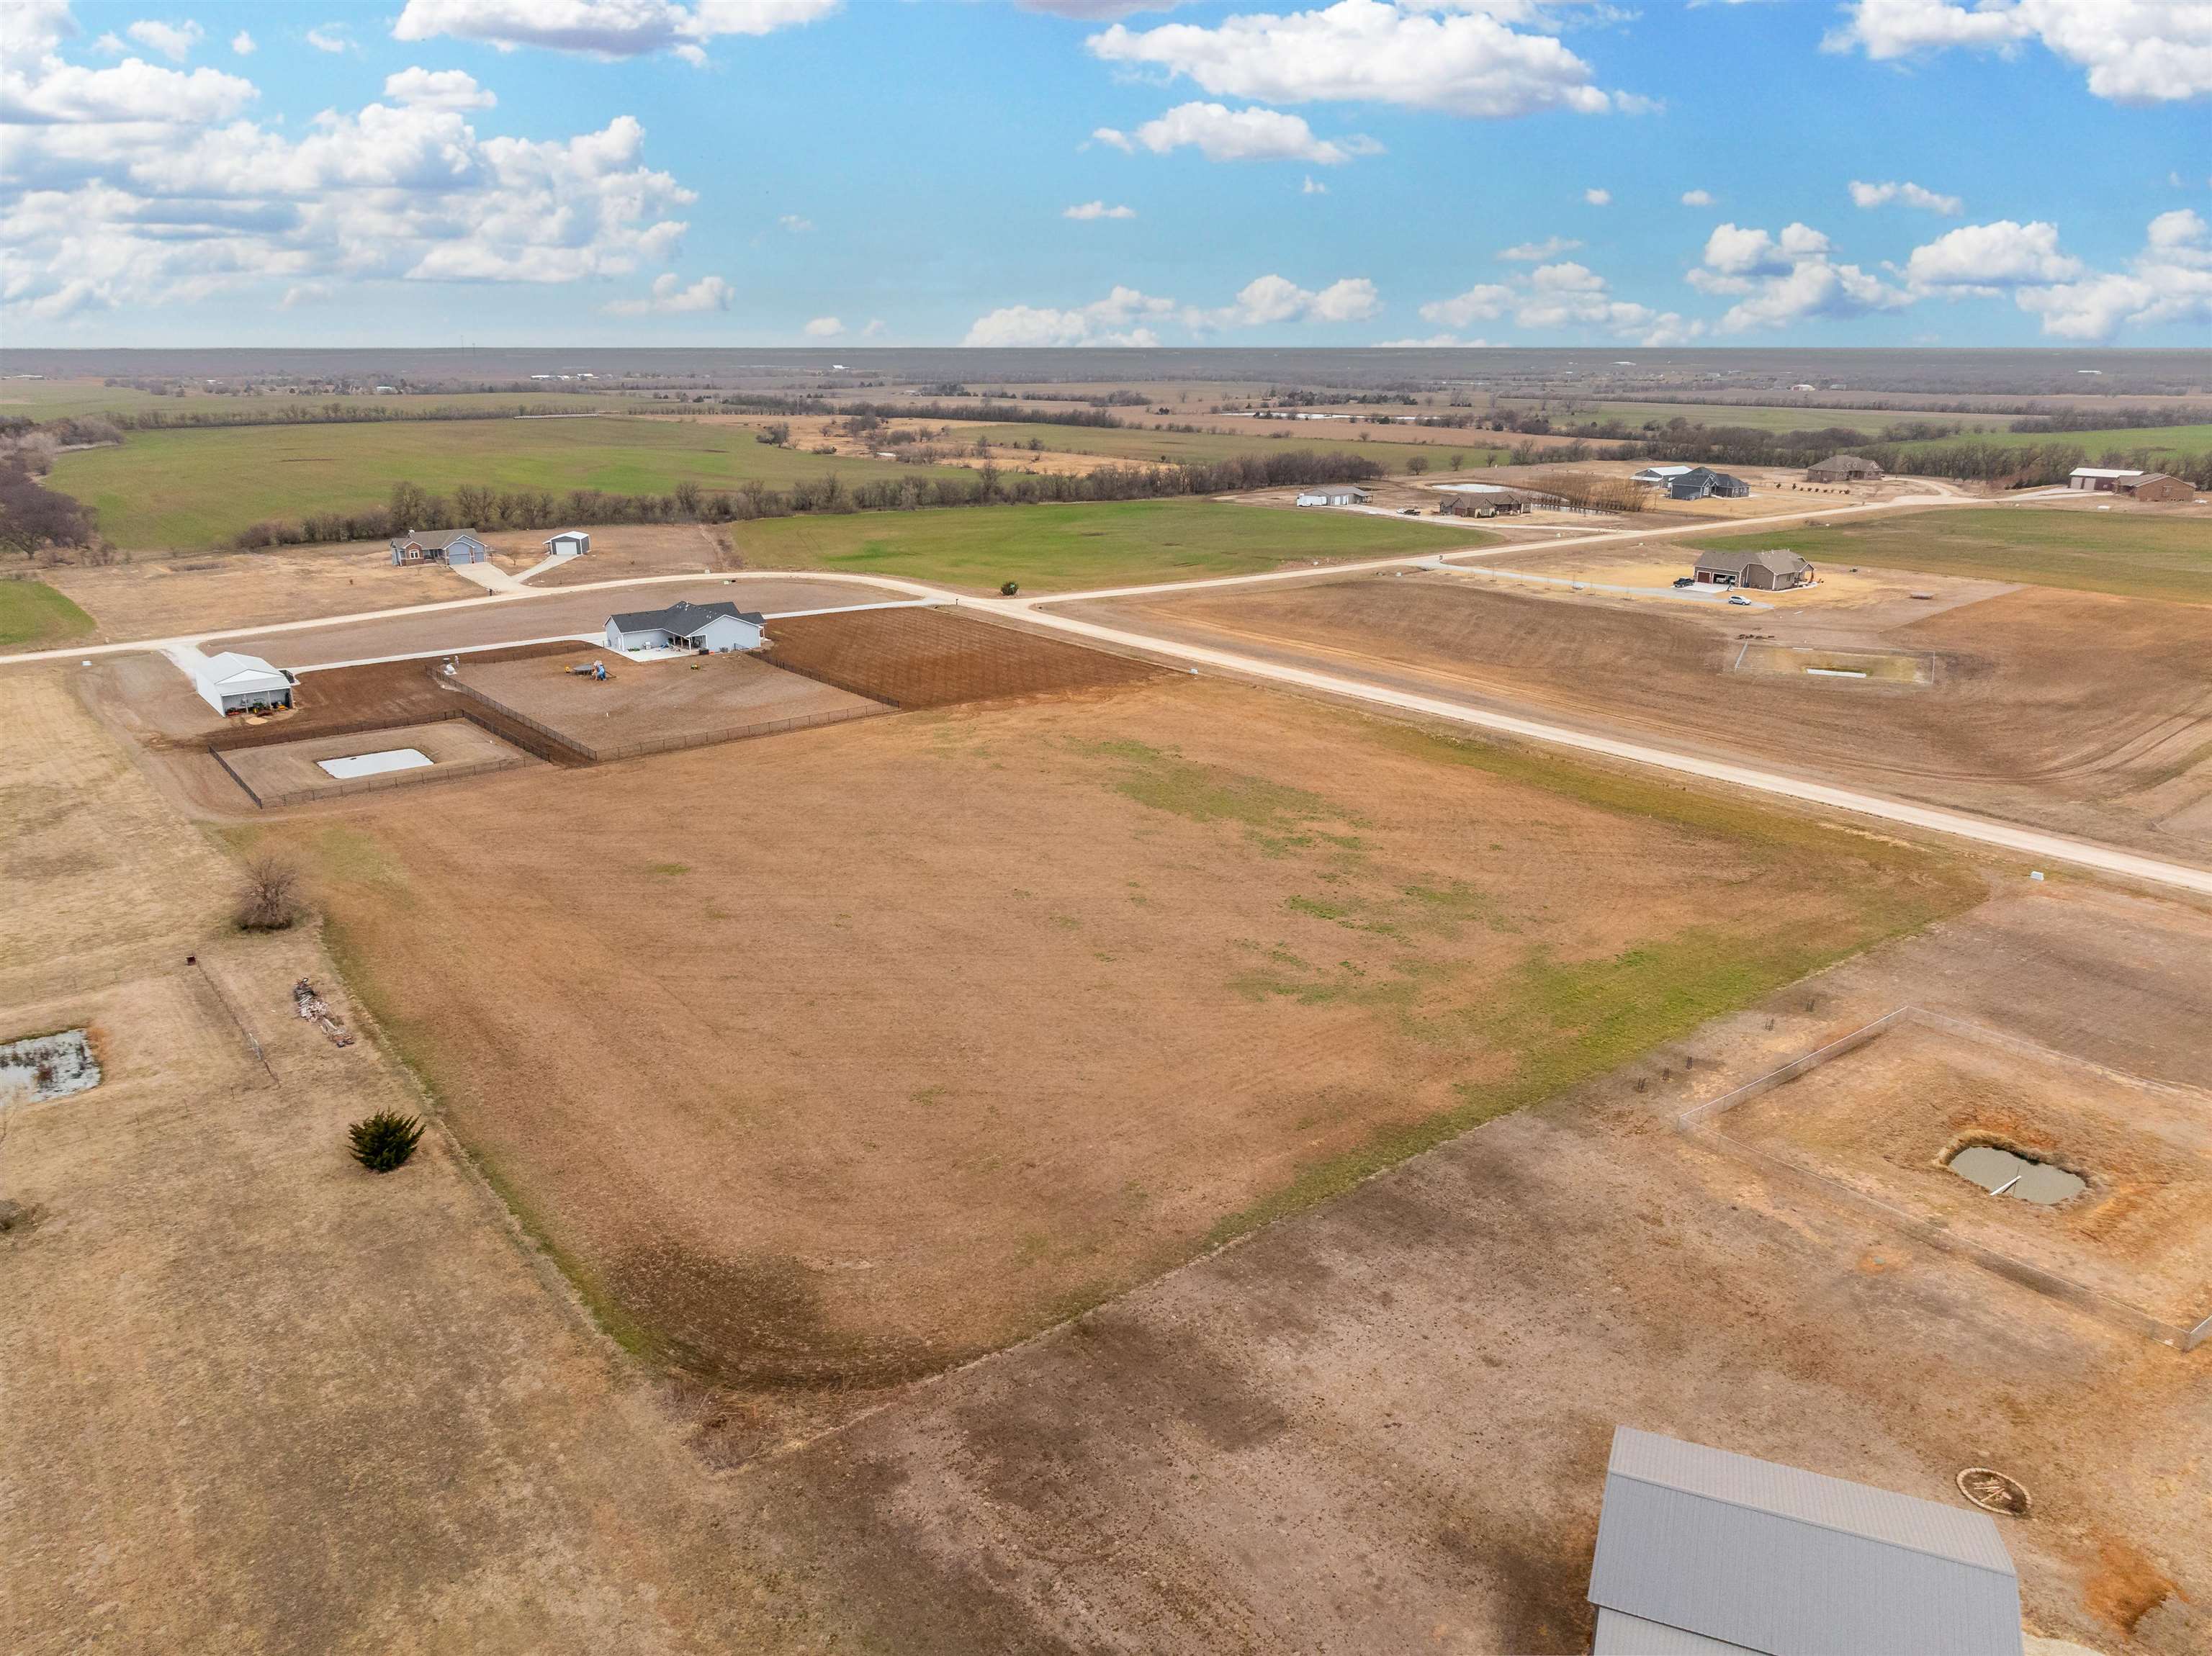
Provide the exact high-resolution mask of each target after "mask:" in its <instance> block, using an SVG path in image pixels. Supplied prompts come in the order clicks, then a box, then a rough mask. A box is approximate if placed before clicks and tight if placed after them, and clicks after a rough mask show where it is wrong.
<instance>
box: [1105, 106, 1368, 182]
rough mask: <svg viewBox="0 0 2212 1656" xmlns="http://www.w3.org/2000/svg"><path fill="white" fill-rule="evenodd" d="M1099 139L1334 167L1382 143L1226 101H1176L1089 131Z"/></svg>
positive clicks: (1159, 150)
mask: <svg viewBox="0 0 2212 1656" xmlns="http://www.w3.org/2000/svg"><path fill="white" fill-rule="evenodd" d="M1091 137H1092V138H1094V139H1096V140H1097V142H1098V143H1104V144H1111V145H1112V146H1113V147H1114V148H1115V149H1121V150H1127V151H1134V150H1136V149H1138V148H1139V147H1142V148H1144V149H1149V150H1151V151H1152V154H1154V155H1166V154H1168V153H1169V152H1170V150H1175V149H1183V148H1185V147H1186V146H1188V147H1192V148H1195V149H1197V150H1198V152H1199V153H1200V155H1204V156H1205V157H1206V160H1208V161H1310V162H1312V163H1314V164H1315V165H1316V166H1318V167H1339V166H1341V165H1342V164H1343V163H1345V162H1346V161H1350V160H1351V159H1352V157H1353V156H1354V155H1375V154H1376V153H1378V152H1379V151H1380V150H1381V149H1382V146H1381V145H1380V144H1378V143H1376V142H1375V141H1374V140H1373V139H1371V138H1364V137H1358V136H1353V137H1348V138H1341V139H1337V140H1334V141H1332V140H1330V139H1327V138H1319V137H1316V136H1314V130H1313V128H1311V127H1310V126H1309V125H1307V124H1306V122H1305V118H1304V117H1303V116H1299V115H1286V114H1285V113H1284V112H1282V111H1280V110H1277V109H1258V108H1253V109H1231V108H1230V107H1229V106H1227V105H1226V104H1209V103H1189V104H1178V105H1176V107H1175V108H1173V109H1170V111H1168V112H1167V113H1166V114H1164V115H1162V116H1161V117H1159V118H1158V119H1157V120H1150V121H1146V123H1145V124H1143V125H1142V126H1140V127H1139V128H1138V129H1137V130H1135V131H1134V132H1120V131H1116V130H1115V129H1114V128H1112V127H1110V126H1102V127H1100V128H1098V129H1097V130H1096V131H1094V132H1093V133H1091Z"/></svg>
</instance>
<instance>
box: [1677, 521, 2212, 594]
mask: <svg viewBox="0 0 2212 1656" xmlns="http://www.w3.org/2000/svg"><path fill="white" fill-rule="evenodd" d="M1695 544H1696V545H1699V546H1701V547H1708V548H1712V549H1719V550H1723V551H1726V550H1741V551H1749V550H1753V549H1759V548H1765V547H1776V546H1786V547H1788V548H1789V549H1790V550H1791V551H1792V552H1795V553H1796V554H1797V555H1799V556H1800V557H1803V558H1808V559H1810V560H1811V561H1813V562H1814V563H1816V564H1820V563H1843V564H1869V565H1872V566H1874V567H1877V568H1884V569H1920V570H1925V571H1927V572H1928V573H1930V574H1937V575H1974V576H1980V577H1983V578H1984V579H1990V580H2013V581H2027V582H2031V583H2033V584H2034V585H2039V586H2067V587H2072V588H2075V589H2076V590H2077V591H2085V592H2112V593H2117V594H2118V595H2119V596H2120V597H2131V598H2167V599H2172V600H2174V601H2177V602H2179V603H2184V604H2212V524H2207V523H2206V522H2205V521H2204V520H2203V519H2201V518H2200V519H2194V520H2191V519H2178V518H2163V519H2161V518H2144V517H2137V516H2135V515H2133V514H2125V513H2112V514H2111V515H2109V516H2107V515H2105V514H2103V513H2087V512H2057V511H2037V510H2035V509H2034V508H2033V507H1990V508H1988V509H1986V510H1978V511H1977V510H1966V511H1958V512H1916V513H1909V514H1907V515H1905V516H1903V517H1897V518H1883V519H1879V520H1878V521H1870V522H1864V523H1854V524H1838V525H1835V526H1834V527H1833V528H1829V529H1797V528H1791V529H1786V530H1775V531H1768V532H1767V533H1765V534H1761V535H1710V536H1705V537H1700V538H1699V539H1698V540H1697V541H1696V542H1695Z"/></svg>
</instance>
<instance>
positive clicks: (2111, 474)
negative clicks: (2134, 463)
mask: <svg viewBox="0 0 2212 1656" xmlns="http://www.w3.org/2000/svg"><path fill="white" fill-rule="evenodd" d="M2147 475H2148V474H2147V473H2144V472H2141V471H2129V470H2124V469H2120V468H2115V467H2112V466H2075V468H2074V470H2073V471H2072V473H2071V474H2070V475H2069V476H2068V477H2067V479H2066V487H2067V488H2078V489H2082V490H2084V491H2086V492H2087V493H2089V494H2117V493H2118V492H2119V491H2120V490H2122V489H2124V488H2127V486H2128V485H2129V484H2130V483H2131V482H2135V481H2136V480H2137V479H2138V478H2141V477H2143V476H2147Z"/></svg>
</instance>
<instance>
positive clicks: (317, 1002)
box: [292, 978, 353, 1046]
mask: <svg viewBox="0 0 2212 1656" xmlns="http://www.w3.org/2000/svg"><path fill="white" fill-rule="evenodd" d="M292 1006H293V1010H295V1011H296V1012H298V1013H299V1015H300V1016H301V1017H303V1018H305V1019H307V1022H310V1023H312V1024H314V1025H315V1026H317V1027H318V1028H320V1029H321V1030H322V1032H323V1033H324V1034H326V1035H328V1036H329V1037H330V1038H331V1046H352V1045H353V1034H352V1032H351V1031H349V1029H347V1028H346V1027H345V1025H343V1023H340V1022H338V1021H337V1019H336V1018H334V1017H332V1016H331V1009H330V1008H329V1007H328V1006H326V1005H325V1004H323V998H322V997H321V996H320V995H319V994H317V993H316V992H315V986H314V985H313V984H312V983H310V982H308V981H307V979H305V978H301V980H299V982H297V983H295V984H294V985H293V986H292Z"/></svg>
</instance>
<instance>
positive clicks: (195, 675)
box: [191, 650, 299, 713]
mask: <svg viewBox="0 0 2212 1656" xmlns="http://www.w3.org/2000/svg"><path fill="white" fill-rule="evenodd" d="M191 676H192V688H194V689H195V690H197V691H198V692H199V695H200V700H201V701H204V702H206V703H207V704H208V706H209V707H212V708H214V709H215V710H216V712H217V713H246V712H247V711H249V710H250V709H252V708H255V707H290V706H291V705H292V687H293V686H294V685H295V684H296V683H297V682H299V681H298V680H297V679H295V677H294V676H292V675H291V674H290V673H288V672H286V671H285V670H283V668H282V667H272V666H270V664H268V663H267V662H265V661H264V660H263V659H262V658H260V657H259V656H248V655H240V654H239V653H238V652H236V651H233V650H226V651H224V652H222V654H220V655H213V656H203V657H201V658H198V659H197V661H195V662H193V664H192V665H191Z"/></svg>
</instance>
